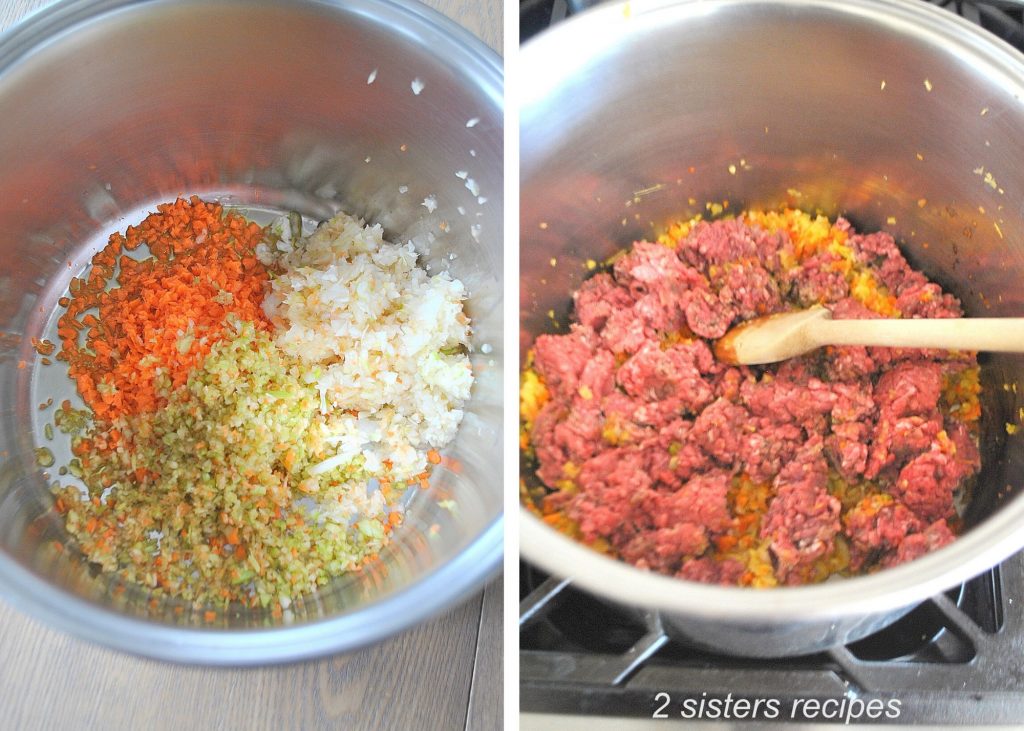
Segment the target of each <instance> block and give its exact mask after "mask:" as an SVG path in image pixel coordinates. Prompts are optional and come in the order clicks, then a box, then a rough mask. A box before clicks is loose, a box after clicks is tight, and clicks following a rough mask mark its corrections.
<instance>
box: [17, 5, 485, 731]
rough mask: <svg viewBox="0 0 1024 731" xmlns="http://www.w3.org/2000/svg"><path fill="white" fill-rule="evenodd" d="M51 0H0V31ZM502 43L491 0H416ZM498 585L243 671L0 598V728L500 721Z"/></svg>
mask: <svg viewBox="0 0 1024 731" xmlns="http://www.w3.org/2000/svg"><path fill="white" fill-rule="evenodd" d="M49 4H50V0H0V30H3V29H6V28H7V27H9V26H10V25H12V24H14V23H16V22H17V21H18V20H19V19H20V18H22V17H23V16H25V15H27V14H28V13H30V12H32V11H34V10H37V9H38V8H41V7H43V6H45V5H49ZM426 4H427V5H429V6H431V7H433V8H435V9H437V10H440V11H441V12H443V13H445V14H446V15H448V16H449V17H451V18H453V19H455V20H456V21H457V22H459V23H461V24H462V25H464V26H465V27H466V28H468V29H469V30H471V31H472V32H473V33H475V34H476V35H477V36H479V37H480V38H482V39H483V40H484V41H485V42H486V43H487V44H488V45H490V46H491V47H492V48H495V49H498V50H499V51H500V49H501V48H502V37H503V36H502V3H501V1H500V0H426ZM501 604H502V582H501V580H500V579H499V580H497V581H495V582H493V583H492V584H491V585H489V586H488V587H487V588H486V589H485V590H484V591H482V592H480V593H479V594H477V595H476V596H474V597H472V598H471V599H469V600H468V601H466V602H464V603H463V604H461V605H460V606H458V607H456V608H454V609H453V610H451V611H449V612H448V613H446V614H444V615H442V616H441V617H438V618H437V619H434V620H433V621H430V622H427V623H426V624H424V625H422V626H420V627H418V628H416V629H413V630H411V631H409V632H406V633H405V634H403V635H400V636H399V637H396V638H394V639H392V640H389V641H386V642H383V643H381V644H379V645H377V646H375V647H371V648H368V649H366V650H362V651H359V652H353V653H348V654H344V655H337V656H334V657H330V658H327V659H324V660H319V661H311V662H305V663H298V664H292V665H285V666H277V667H269V668H252V669H243V670H224V669H210V668H201V667H191V666H174V665H168V664H164V663H159V662H154V661H149V660H142V659H139V658H135V657H130V656H127V655H123V654H120V653H116V652H113V651H110V650H107V649H105V648H101V647H97V646H95V645H91V644H89V643H86V642H83V641H81V640H78V639H75V638H72V637H69V636H66V635H64V634H61V633H58V632H55V631H53V630H51V629H49V628H48V627H45V626H43V625H41V624H39V623H38V622H35V621H34V620H32V619H29V618H28V617H25V616H24V615H22V614H20V613H18V612H16V611H14V610H13V609H12V608H10V607H9V606H7V605H6V604H4V603H2V602H0V658H2V662H0V728H3V729H19V731H20V730H23V729H24V730H26V731H27V730H31V729H47V730H49V729H69V730H74V729H103V730H104V731H108V730H110V731H113V730H116V729H133V730H134V729H146V730H147V731H148V730H149V729H154V730H156V729H197V730H199V729H239V730H242V729H244V730H245V731H257V730H260V729H267V730H268V731H271V730H274V731H277V730H280V729H300V728H301V729H321V728H324V729H327V728H330V729H351V730H352V731H359V730H361V729H423V730H424V731H434V730H437V731H447V730H448V729H452V730H458V729H470V730H471V731H489V730H490V729H497V728H500V727H501V707H502V674H501V664H502V611H501Z"/></svg>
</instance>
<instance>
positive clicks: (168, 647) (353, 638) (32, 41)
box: [0, 0, 504, 666]
mask: <svg viewBox="0 0 1024 731" xmlns="http://www.w3.org/2000/svg"><path fill="white" fill-rule="evenodd" d="M177 1H178V0H59V1H58V2H56V3H55V4H53V5H49V6H46V7H44V8H42V9H40V10H37V11H36V12H34V13H32V14H30V15H28V16H26V17H25V18H24V19H23V20H21V21H20V22H19V23H18V24H16V25H14V26H13V27H11V28H10V29H8V30H6V31H5V32H4V33H3V34H0V75H2V74H5V73H7V72H8V71H10V69H11V68H12V67H13V66H15V65H16V64H17V63H18V62H19V61H20V60H21V59H23V58H25V57H26V56H28V55H29V54H31V53H33V52H34V51H36V50H37V49H39V48H41V47H43V46H45V45H47V44H49V43H52V42H54V41H56V40H59V36H61V35H62V34H64V33H67V32H70V31H73V30H74V29H76V28H78V27H80V26H82V25H84V24H86V23H89V22H93V21H96V20H99V19H101V18H102V17H103V16H106V15H108V14H111V13H114V12H118V11H122V10H126V9H131V8H135V7H139V6H146V5H172V4H175V3H176V2H177ZM227 1H228V2H233V3H236V4H244V3H242V2H241V0H227ZM282 5H283V6H287V7H296V6H298V7H307V8H313V7H319V8H325V9H327V10H329V11H334V12H338V13H344V14H347V15H357V16H364V17H372V18H382V17H383V19H384V21H385V22H384V25H385V26H386V27H387V28H388V29H389V30H391V31H392V32H395V33H396V34H402V35H405V36H407V37H414V38H416V39H417V40H416V42H418V43H422V44H423V45H424V46H427V44H426V42H425V41H424V38H426V37H432V38H434V39H440V40H441V41H442V43H440V44H438V43H431V44H430V45H429V46H428V47H429V48H430V49H431V52H432V53H433V54H434V55H436V56H438V57H441V58H444V59H445V61H446V62H447V63H451V64H452V65H453V66H454V67H456V68H458V69H459V70H460V72H462V73H464V74H465V75H466V76H467V77H468V78H469V79H470V81H471V83H472V85H473V86H475V87H477V88H478V89H479V90H481V91H482V92H483V93H484V94H485V95H486V96H487V98H488V100H489V101H490V103H491V104H492V105H493V106H494V107H496V108H497V110H498V111H499V112H502V111H503V109H504V90H503V86H504V71H503V65H502V61H501V57H500V56H499V55H498V53H497V52H496V51H494V50H493V49H491V48H490V47H488V46H487V45H486V44H484V43H483V41H481V40H480V39H479V38H477V37H476V36H475V35H473V34H472V33H470V32H469V31H468V30H466V29H465V28H463V27H462V26H460V25H458V24H457V23H455V22H454V21H452V20H450V19H449V18H448V17H446V16H444V15H442V14H441V13H439V12H437V11H435V10H433V9H431V8H429V7H427V6H425V5H423V4H421V3H419V2H416V1H415V0H289V2H285V3H282ZM503 535H504V516H503V515H502V514H499V515H498V516H497V517H495V518H494V520H492V521H491V522H490V524H489V525H487V526H486V527H485V528H484V529H483V530H481V531H480V533H478V534H477V535H476V536H475V537H473V538H472V539H471V540H470V541H469V542H468V543H467V544H466V545H465V546H464V547H463V548H462V549H461V550H460V551H459V552H458V553H457V554H456V555H455V556H453V557H452V558H450V559H449V560H448V561H447V562H445V563H443V564H440V565H438V566H437V567H435V568H434V569H432V570H431V571H429V572H427V573H425V574H423V575H422V576H420V577H418V578H417V579H416V581H415V582H413V583H411V584H410V585H408V586H406V587H403V588H401V589H399V590H397V591H395V592H393V593H391V594H388V595H384V596H382V597H379V598H377V599H376V600H374V601H372V602H370V603H368V604H363V605H360V606H359V607H358V608H356V609H355V610H353V611H349V612H346V613H344V614H341V615H339V616H335V617H331V618H327V619H319V620H313V621H309V622H302V623H296V624H294V625H282V626H277V627H272V628H259V629H256V628H252V629H250V628H245V629H234V630H224V629H217V628H209V629H206V628H202V629H194V628H183V627H177V626H174V625H169V624H163V623H160V622H157V621H153V620H145V619H139V618H135V617H130V616H128V615H125V614H121V613H120V612H117V611H114V610H111V609H108V608H106V607H104V606H102V605H100V604H97V603H93V602H91V601H87V600H84V599H82V598H80V597H78V596H76V595H74V594H72V593H70V592H68V591H65V590H64V589H61V588H59V587H57V586H55V585H53V584H51V583H49V582H48V581H46V580H45V579H43V578H42V577H41V576H39V575H38V574H36V573H35V572H34V571H31V570H30V569H27V568H26V567H25V566H24V565H23V564H21V563H20V562H18V561H17V560H16V559H14V558H13V557H12V556H11V555H9V554H8V553H6V552H4V551H0V595H2V597H3V598H4V599H5V600H7V601H8V602H9V603H10V604H12V605H13V606H14V607H16V608H17V609H18V610H20V611H22V612H24V613H25V614H27V615H28V616H30V617H33V618H34V619H39V620H41V621H43V622H45V623H46V624H48V625H50V626H51V627H54V628H57V629H59V630H61V631H64V632H67V633H69V634H72V635H74V636H77V637H79V638H81V639H85V640H89V641H91V642H96V643H99V644H102V645H105V646H107V647H110V648H113V649H117V650H122V651H125V652H128V653H131V654H135V655H140V656H145V657H149V658H155V659H159V660H167V661H171V662H178V663H201V664H205V665H221V666H242V665H257V664H266V663H281V662H291V661H296V660H303V659H307V658H313V657H319V656H323V655H327V654H332V653H336V652H342V651H348V650H354V649H358V648H360V647H363V646H366V645H369V644H372V643H375V642H378V641H380V640H383V639H385V638H386V637H389V636H391V635H394V634H397V633H399V632H401V631H403V630H405V629H408V628H410V627H411V626H413V625H414V624H417V623H419V622H421V621H425V620H426V619H428V618H429V617H431V616H433V615H436V614H438V613H440V612H441V611H443V610H444V609H447V608H448V607H450V606H453V605H454V604H456V603H457V602H459V601H461V600H462V599H464V598H466V597H467V596H468V595H469V594H471V593H472V592H474V591H476V590H477V589H478V588H479V587H481V586H482V585H483V584H484V583H485V582H486V581H487V580H489V579H490V578H492V577H493V576H495V575H496V574H497V573H498V571H499V568H500V565H501V559H502V555H503V542H504V541H503Z"/></svg>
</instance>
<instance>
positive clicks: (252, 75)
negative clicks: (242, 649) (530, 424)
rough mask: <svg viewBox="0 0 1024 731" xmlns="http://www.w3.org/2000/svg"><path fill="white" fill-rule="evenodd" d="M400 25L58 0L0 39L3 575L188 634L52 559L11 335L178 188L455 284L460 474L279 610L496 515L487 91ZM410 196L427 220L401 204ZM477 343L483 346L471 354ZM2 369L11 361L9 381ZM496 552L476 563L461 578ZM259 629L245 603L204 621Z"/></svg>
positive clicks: (492, 101)
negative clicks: (21, 574) (356, 565)
mask: <svg viewBox="0 0 1024 731" xmlns="http://www.w3.org/2000/svg"><path fill="white" fill-rule="evenodd" d="M413 16H415V12H412V11H410V10H409V9H408V8H405V7H403V6H400V5H394V4H392V3H371V2H354V3H347V4H344V5H339V6H335V7H332V6H330V5H327V4H318V3H312V2H310V3H278V4H275V3H258V4H257V3H249V2H237V1H235V2H232V1H230V0H218V1H217V2H198V1H195V2H179V3H173V4H172V3H162V2H157V3H143V4H135V5H133V6H129V5H128V4H127V3H125V2H123V1H122V2H106V3H104V2H99V3H89V4H86V3H82V2H77V3H75V2H71V3H66V4H64V5H62V6H60V7H59V9H56V10H53V11H49V12H48V14H47V17H46V21H45V23H44V22H41V21H38V20H37V21H35V22H34V23H30V24H29V26H28V27H27V28H25V29H21V30H19V31H17V32H15V33H13V34H11V35H9V36H7V38H6V42H5V43H4V44H3V45H2V46H0V108H2V109H4V110H5V112H4V124H3V128H2V130H0V169H2V170H3V172H4V174H3V176H2V177H0V221H2V222H3V227H2V230H3V233H2V235H0V258H2V260H3V262H4V265H3V267H2V269H0V330H2V331H3V333H4V337H3V339H2V346H0V357H2V363H3V365H2V367H0V452H2V455H3V459H2V460H0V549H2V550H3V551H4V552H5V553H6V554H8V555H9V556H12V557H13V558H15V559H16V560H17V561H18V562H19V563H21V564H22V566H23V567H25V568H28V569H29V570H31V571H32V572H34V573H35V574H37V576H39V577H42V578H43V579H45V580H46V581H47V582H50V583H52V584H55V585H57V586H58V587H60V588H62V589H65V590H67V591H70V592H72V593H74V594H76V595H78V596H80V597H82V598H86V599H88V600H90V601H92V602H95V603H99V604H102V605H106V606H111V607H114V608H116V609H117V610H119V611H121V612H124V613H127V614H130V615H136V616H145V617H149V618H155V619H158V620H161V621H163V622H167V623H174V624H185V625H188V624H200V625H201V624H202V623H203V622H202V614H203V612H202V611H198V612H195V613H193V612H191V611H190V610H188V608H186V609H187V611H184V612H181V608H180V607H178V606H177V605H176V603H175V602H172V601H160V602H157V603H156V604H154V605H150V604H149V602H148V599H149V597H147V596H145V594H144V592H137V591H134V590H129V591H126V592H121V591H120V590H119V589H118V588H117V587H115V586H114V585H113V584H112V583H111V582H110V581H109V580H108V578H107V577H106V576H97V575H96V574H95V572H94V571H90V570H89V569H88V568H87V567H86V566H85V565H83V563H82V562H81V561H80V560H79V559H78V558H77V557H76V556H75V553H74V546H73V545H70V546H69V547H68V549H69V550H65V551H62V552H61V551H56V550H55V549H54V547H53V543H54V540H55V539H56V540H61V539H64V538H66V536H65V535H64V532H63V529H62V527H61V525H60V522H59V521H58V520H54V519H53V517H52V512H50V510H51V507H52V501H51V498H50V495H49V492H48V491H47V489H46V484H45V480H44V479H43V476H42V475H41V474H40V472H39V470H38V469H36V468H35V465H34V460H33V454H32V448H33V446H34V443H33V441H34V439H39V440H41V439H42V437H41V435H38V434H36V435H35V436H34V435H33V433H32V430H31V428H30V425H31V419H32V414H34V413H35V412H36V411H37V404H36V403H33V402H31V401H30V397H29V394H30V392H31V389H32V388H34V387H35V386H36V385H37V382H38V380H39V378H40V377H42V376H41V375H40V373H41V372H40V370H39V369H40V368H41V366H40V365H39V364H38V358H37V357H35V353H34V352H33V351H32V348H31V345H30V338H31V337H34V336H38V335H39V334H40V333H41V332H42V329H43V327H44V325H45V321H46V319H47V317H49V315H50V313H51V312H52V311H53V309H54V308H55V307H56V300H57V298H58V297H59V296H60V295H61V294H62V293H63V291H64V290H65V288H66V287H67V285H68V282H69V280H70V278H71V276H72V275H73V274H77V273H79V271H80V269H81V267H82V266H84V265H85V263H86V262H87V260H88V258H89V256H91V254H92V253H93V252H94V251H96V250H97V249H98V248H99V247H100V246H102V245H103V244H104V243H105V236H106V235H107V234H109V233H110V232H111V231H113V230H116V229H122V230H123V228H124V227H125V226H127V225H129V224H134V223H137V222H138V221H139V220H140V219H141V218H142V217H143V216H144V215H145V213H146V211H147V210H152V206H153V205H155V204H156V203H158V202H161V201H166V200H171V199H173V198H174V197H176V196H178V195H190V194H193V193H196V194H200V195H204V196H216V197H218V198H220V199H221V200H222V201H224V202H225V203H226V204H229V205H230V204H237V205H239V206H244V207H245V208H246V209H253V208H255V209H259V208H264V209H268V210H288V209H296V210H299V211H301V212H302V213H303V214H305V215H306V216H308V217H310V218H312V219H314V220H321V219H323V218H325V217H327V216H329V215H331V214H332V213H333V212H334V211H336V210H339V209H343V210H346V211H348V212H351V213H354V214H357V215H361V216H364V217H366V218H367V219H368V220H370V221H372V222H378V223H381V224H383V225H384V226H385V229H386V232H387V234H388V236H389V237H390V238H391V239H392V240H400V241H403V242H404V241H407V240H414V241H415V243H416V244H417V246H418V247H419V248H420V250H421V253H422V254H423V261H424V262H425V263H426V264H427V265H429V266H430V268H431V269H432V271H434V272H437V271H440V270H442V269H447V270H450V272H451V273H452V275H453V276H456V277H459V278H461V279H462V280H463V281H464V282H465V283H466V285H467V287H468V290H469V292H470V298H469V302H468V305H467V310H468V312H469V314H470V316H471V317H472V318H473V320H474V324H475V327H474V345H475V346H476V348H477V352H476V353H475V354H474V355H473V361H474V366H475V370H476V372H477V383H476V386H475V390H474V395H473V399H472V401H471V402H470V404H469V405H468V408H467V411H466V416H465V421H464V423H463V428H462V430H461V431H460V435H459V437H458V439H457V441H456V443H455V444H454V445H453V446H452V447H450V448H449V450H447V453H448V454H450V455H451V456H452V457H453V459H454V460H456V461H457V462H458V463H459V464H460V465H461V471H460V472H459V473H458V474H456V473H455V472H452V471H449V470H445V469H439V470H438V472H437V474H436V475H435V480H434V484H433V487H432V488H431V490H430V491H425V492H418V493H417V494H416V495H414V496H412V497H413V499H412V501H411V504H410V508H409V515H408V520H407V522H406V524H405V525H404V526H403V527H402V528H401V529H400V530H399V531H398V532H397V536H396V540H395V541H394V542H393V543H392V544H391V546H390V548H389V549H388V550H387V552H386V555H383V556H382V557H381V559H380V560H379V561H377V562H375V563H374V564H372V565H370V566H369V567H367V568H366V569H365V570H364V571H362V572H360V573H358V574H352V575H348V576H346V577H344V578H342V579H339V580H337V581H335V582H334V583H332V584H331V585H329V586H328V587H327V588H326V589H325V590H323V591H321V592H319V593H318V594H317V595H316V596H313V597H307V599H306V601H298V602H297V603H296V604H295V605H293V607H292V610H291V613H290V616H288V617H287V619H288V620H289V621H291V622H296V623H301V622H303V621H307V620H315V619H321V618H325V617H331V616H337V615H341V614H344V613H346V612H349V611H352V610H354V609H356V608H360V607H362V606H365V605H366V604H367V603H369V602H372V601H374V600H376V599H379V598H382V597H385V596H388V595H392V594H395V593H396V592H399V591H401V590H402V589H404V588H407V587H408V586H410V585H411V584H413V583H415V582H417V581H419V580H421V579H422V578H423V577H424V576H425V575H427V574H429V573H430V572H431V571H434V570H435V569H437V568H438V567H440V566H442V565H444V564H445V563H447V562H449V561H450V560H451V559H452V558H453V557H454V556H456V555H457V554H459V553H460V552H463V551H466V550H468V549H470V548H471V547H472V546H473V544H474V542H475V541H477V539H478V538H479V537H480V536H481V535H482V534H484V532H485V531H486V530H487V529H488V528H489V527H492V526H493V525H494V524H495V522H496V521H498V520H499V518H500V514H501V486H500V485H501V483H500V480H497V479H495V477H494V476H495V474H500V471H501V446H500V445H501V413H502V407H501V401H500V394H501V372H502V369H501V359H502V355H501V342H502V334H501V333H502V325H501V302H502V271H501V269H502V260H501V250H502V206H501V201H502V193H503V191H502V136H503V132H502V130H503V121H502V102H501V78H500V73H498V72H496V71H494V72H492V71H491V68H490V67H489V66H488V65H487V64H486V63H482V62H481V60H480V58H479V57H477V56H476V55H475V53H476V52H475V51H474V50H473V49H472V48H466V47H462V46H460V45H459V44H458V43H454V42H452V39H451V37H450V36H449V35H448V34H447V33H445V32H442V31H441V30H440V29H438V28H435V27H434V26H432V25H431V24H430V23H425V22H422V20H418V19H417V18H416V17H413ZM55 29H57V30H55ZM58 31H59V32H58ZM54 33H57V35H53V34H54ZM43 41H46V42H43ZM371 74H374V75H375V79H373V80H372V83H369V81H368V80H369V79H370V76H371ZM414 79H418V80H419V81H421V82H422V84H423V88H422V91H421V93H419V94H416V93H414V91H413V88H412V87H413V86H414V84H413V80H414ZM471 119H476V120H477V122H475V123H473V124H469V125H467V122H468V121H469V120H471ZM459 171H466V172H465V174H464V175H463V177H462V178H460V177H457V176H456V172H459ZM467 176H468V177H469V178H471V179H473V181H475V184H476V186H478V190H477V189H476V188H475V187H474V189H473V190H471V189H470V188H471V187H473V186H470V185H467V181H466V180H465V179H464V178H465V177H467ZM430 196H432V197H434V198H435V199H436V202H437V208H436V210H434V211H428V209H427V208H426V207H425V206H424V205H422V203H423V201H424V199H425V198H427V197H430ZM485 343H486V344H489V345H490V346H492V347H493V352H490V353H488V354H486V355H484V354H481V353H480V352H479V347H480V346H481V345H483V344H485ZM19 361H25V362H26V363H28V364H29V366H30V367H28V368H25V369H19V368H17V367H16V364H17V363H18V362H19ZM59 367H60V366H56V365H55V366H50V368H54V369H56V368H59ZM45 377H46V378H52V377H53V376H52V375H47V376H45ZM53 477H54V476H51V479H52V478H53ZM440 497H451V498H453V499H454V501H455V503H456V505H457V506H458V509H457V511H448V510H444V509H441V508H440V507H439V506H438V500H439V499H440ZM499 552H500V546H496V547H494V550H488V551H484V552H482V553H481V554H480V556H479V564H480V565H481V566H482V567H483V568H482V569H481V571H482V572H486V570H487V569H489V568H491V567H493V566H494V565H496V562H497V557H498V555H499ZM440 591H441V592H442V593H444V592H445V589H440ZM452 598H453V599H454V596H453V597H452ZM410 611H411V612H412V613H413V614H415V611H416V610H415V608H410ZM179 612H180V613H179ZM279 621H280V620H275V619H273V618H272V617H271V616H270V615H269V613H268V612H263V611H261V610H257V611H253V612H238V613H235V614H232V615H230V616H228V617H224V618H222V619H219V620H218V626H229V627H234V626H265V625H274V624H277V623H279Z"/></svg>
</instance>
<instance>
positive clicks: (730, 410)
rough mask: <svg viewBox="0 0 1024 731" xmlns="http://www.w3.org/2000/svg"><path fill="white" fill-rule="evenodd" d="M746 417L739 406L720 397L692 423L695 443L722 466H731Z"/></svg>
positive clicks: (737, 449) (744, 410)
mask: <svg viewBox="0 0 1024 731" xmlns="http://www.w3.org/2000/svg"><path fill="white" fill-rule="evenodd" d="M748 417H749V414H748V412H747V410H746V409H744V408H743V407H742V406H737V405H736V404H734V403H732V402H731V401H729V400H727V399H724V398H720V399H718V400H717V401H715V402H714V403H713V404H711V405H710V406H708V407H707V408H706V409H704V410H703V411H702V412H701V413H700V416H698V417H697V420H696V421H695V422H694V423H693V435H694V443H696V444H698V445H699V446H700V447H701V448H703V449H704V451H705V452H707V453H708V454H709V455H710V456H712V457H714V458H715V459H716V460H718V461H719V462H721V463H722V464H731V463H732V462H733V460H734V459H735V456H736V453H737V452H738V451H739V446H740V442H741V441H742V438H743V432H744V425H745V424H746V423H747V419H748Z"/></svg>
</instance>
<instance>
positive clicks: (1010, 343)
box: [715, 305, 1024, 365]
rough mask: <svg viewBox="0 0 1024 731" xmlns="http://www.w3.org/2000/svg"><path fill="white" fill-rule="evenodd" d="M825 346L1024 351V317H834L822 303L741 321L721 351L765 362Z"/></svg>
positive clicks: (736, 361) (723, 357)
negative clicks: (861, 318)
mask: <svg viewBox="0 0 1024 731" xmlns="http://www.w3.org/2000/svg"><path fill="white" fill-rule="evenodd" d="M825 345H873V346H882V347H889V348H939V349H943V350H987V351H990V352H1000V353H1024V318H1022V317H999V318H997V317H970V318H944V319H916V320H891V319H877V320H833V319H832V313H831V312H830V311H829V310H828V309H827V308H825V307H822V306H820V305H818V306H815V307H812V308H810V309H808V310H794V311H793V312H780V313H778V314H776V315H769V316H767V317H758V318H756V319H754V320H748V321H747V322H744V323H741V324H739V325H737V326H736V327H734V328H733V329H732V330H730V331H729V332H727V333H726V334H725V335H723V336H722V337H721V338H719V340H718V341H717V342H716V343H715V355H716V356H717V357H718V359H719V360H720V361H723V362H725V363H730V364H732V365H744V364H745V365H759V364H763V363H777V362H778V361H780V360H787V359H789V358H795V357H797V356H798V355H803V354H804V353H809V352H810V351H812V350H814V349H816V348H820V347H822V346H825Z"/></svg>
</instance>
